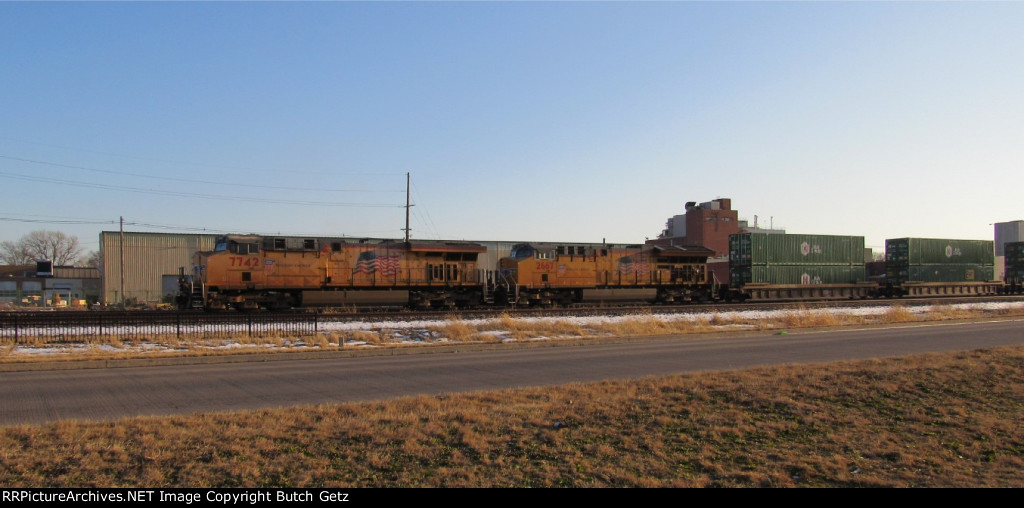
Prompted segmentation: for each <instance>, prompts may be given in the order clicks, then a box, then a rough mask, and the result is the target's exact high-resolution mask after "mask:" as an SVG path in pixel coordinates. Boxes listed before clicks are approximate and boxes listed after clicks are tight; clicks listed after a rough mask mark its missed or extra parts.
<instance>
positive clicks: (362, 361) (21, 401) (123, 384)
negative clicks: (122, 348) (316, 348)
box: [0, 319, 1024, 425]
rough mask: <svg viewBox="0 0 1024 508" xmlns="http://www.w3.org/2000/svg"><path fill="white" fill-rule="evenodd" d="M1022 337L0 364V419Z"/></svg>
mask: <svg viewBox="0 0 1024 508" xmlns="http://www.w3.org/2000/svg"><path fill="white" fill-rule="evenodd" d="M1003 345H1024V320H1020V319H1013V320H1009V319H1008V320H1002V321H986V322H972V323H947V324H943V323H929V324H917V325H912V326H899V327H886V328H868V329H850V328H842V329H835V330H827V331H813V332H811V331H808V332H790V333H789V334H787V335H774V334H770V332H765V333H764V334H754V335H752V334H749V333H747V334H737V335H733V336H730V335H727V334H721V333H719V334H715V335H713V336H704V337H699V338H694V337H680V338H674V339H649V340H635V341H630V342H628V343H626V342H618V343H595V344H588V345H586V346H564V347H562V346H553V347H539V348H525V349H523V348H508V349H504V348H502V349H497V350H490V351H458V352H451V353H437V354H415V355H400V356H369V357H346V358H330V359H314V360H282V361H270V362H246V363H223V364H206V365H175V366H158V367H131V368H110V369H82V370H54V371H33V372H4V373H0V402H2V406H0V425H11V424H20V423H42V422H48V421H54V420H60V419H68V418H78V419H100V420H106V419H116V418H121V417H127V416H140V415H170V414H191V413H194V412H210V411H228V410H244V409H259V408H269V407H283V406H291V405H302V404H321V403H334V402H346V401H362V400H377V399H386V398H393V397H399V396H405V395H414V394H432V395H433V394H442V393H454V392H466V391H476V390H490V389H505V388H511V387H521V386H537V385H558V384H565V383H571V382H586V381H597V380H602V379H613V378H637V377H643V376H649V375H659V374H669V373H682V372H695V371H701V370H724V369H743V368H749V367H754V366H761V365H772V364H785V363H810V362H830V361H837V360H852V359H864V358H876V357H885V356H899V355H906V354H913V353H922V352H933V351H935V352H937V351H953V350H969V349H978V348H987V347H994V346H1003Z"/></svg>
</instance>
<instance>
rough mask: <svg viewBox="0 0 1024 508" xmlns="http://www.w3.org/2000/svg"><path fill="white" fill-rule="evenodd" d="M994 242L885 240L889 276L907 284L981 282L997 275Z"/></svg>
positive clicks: (892, 279) (886, 270) (886, 268)
mask: <svg viewBox="0 0 1024 508" xmlns="http://www.w3.org/2000/svg"><path fill="white" fill-rule="evenodd" d="M994 247H995V245H994V242H992V241H989V240H948V239H938V238H895V239H889V240H886V241H885V277H886V281H887V282H889V283H890V284H894V285H895V284H902V283H904V282H977V281H988V280H992V279H993V277H994V273H995V250H994Z"/></svg>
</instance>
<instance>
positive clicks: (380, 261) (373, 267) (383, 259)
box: [352, 250, 401, 276]
mask: <svg viewBox="0 0 1024 508" xmlns="http://www.w3.org/2000/svg"><path fill="white" fill-rule="evenodd" d="M400 270H401V259H400V256H399V255H398V254H385V255H383V256H378V255H377V253H376V252H374V251H372V250H368V251H366V252H363V253H361V254H359V258H358V259H356V267H355V268H353V269H352V273H380V274H381V275H386V276H391V275H395V274H396V273H398V272H399V271H400Z"/></svg>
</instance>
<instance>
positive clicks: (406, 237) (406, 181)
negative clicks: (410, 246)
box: [405, 173, 412, 243]
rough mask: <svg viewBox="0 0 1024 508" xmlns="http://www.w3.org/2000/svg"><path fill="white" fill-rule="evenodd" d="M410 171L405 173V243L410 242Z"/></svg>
mask: <svg viewBox="0 0 1024 508" xmlns="http://www.w3.org/2000/svg"><path fill="white" fill-rule="evenodd" d="M410 206H412V205H410V204H409V173H406V174H405V243H409V233H410V232H411V231H412V230H411V229H409V207H410Z"/></svg>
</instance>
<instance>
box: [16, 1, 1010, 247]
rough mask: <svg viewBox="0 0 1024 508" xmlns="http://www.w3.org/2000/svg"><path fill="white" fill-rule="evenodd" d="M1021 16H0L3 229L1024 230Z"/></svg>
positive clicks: (59, 12) (284, 6) (883, 5)
mask: <svg viewBox="0 0 1024 508" xmlns="http://www.w3.org/2000/svg"><path fill="white" fill-rule="evenodd" d="M1022 25H1024V3H1020V2H982V3H977V2H867V3H862V2H273V3H271V2H223V3H208V2H167V3H152V2H103V3H49V2H42V3H31V2H30V3H12V2H2V3H0V64H2V68H3V69H4V72H3V76H4V78H3V79H2V80H0V183H2V184H3V189H4V192H3V201H2V204H0V240H17V239H18V238H20V237H21V235H23V234H26V233H28V232H30V231H33V230H38V229H48V230H60V231H64V232H66V233H69V234H74V235H77V236H78V237H79V239H80V240H81V241H82V242H83V244H85V246H86V248H87V249H91V250H95V249H97V248H98V241H97V236H98V233H99V232H100V231H103V230H116V229H117V228H118V224H117V221H118V218H119V217H122V216H123V217H124V218H125V220H126V221H127V222H128V223H129V226H128V227H127V228H126V229H128V230H130V231H163V232H187V231H197V230H205V231H208V232H225V231H231V232H239V233H246V232H260V233H282V234H305V235H323V236H341V235H348V236H370V237H394V238H400V237H401V236H402V235H403V231H402V228H403V227H404V225H405V209H404V208H403V205H404V204H405V175H406V173H407V172H408V173H410V174H411V180H412V202H413V203H414V205H415V206H413V207H412V210H411V226H412V236H413V237H414V238H432V239H436V238H443V239H468V240H545V241H559V240H564V241H567V242H600V241H602V240H603V239H607V241H609V242H642V241H643V240H644V239H645V238H654V237H655V236H657V234H658V233H659V231H660V230H661V229H662V228H663V226H664V223H665V220H666V219H667V218H668V217H671V216H672V215H676V214H681V213H683V206H684V203H685V202H687V201H709V200H712V199H715V198H719V197H725V198H731V199H732V203H733V207H734V208H736V209H738V210H739V212H740V217H741V218H744V219H747V220H749V221H751V222H753V220H754V216H755V215H756V216H757V217H758V222H759V224H761V225H769V224H771V225H774V226H775V227H782V228H785V229H786V230H787V231H788V232H790V233H805V234H842V235H861V236H865V239H866V243H867V245H868V246H870V247H874V248H876V249H879V250H881V248H882V247H883V246H884V241H885V239H886V238H899V237H907V236H911V237H932V238H968V239H991V238H992V234H993V233H992V232H993V227H992V225H991V224H992V223H995V222H1005V221H1012V220H1018V219H1024V205H1022V204H1021V203H1022V200H1021V196H1022V189H1024V185H1022V184H1024V171H1022V168H1021V165H1022V164H1021V163H1022V161H1024V93H1022V91H1024V65H1022V62H1024V30H1022Z"/></svg>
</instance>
